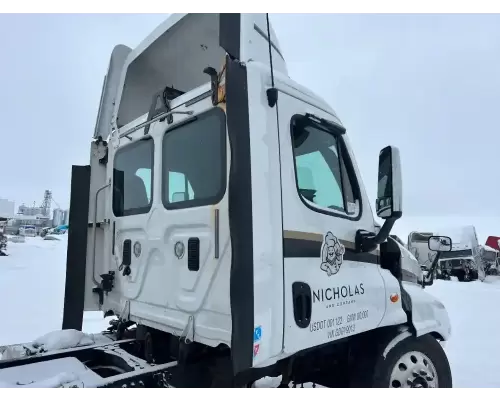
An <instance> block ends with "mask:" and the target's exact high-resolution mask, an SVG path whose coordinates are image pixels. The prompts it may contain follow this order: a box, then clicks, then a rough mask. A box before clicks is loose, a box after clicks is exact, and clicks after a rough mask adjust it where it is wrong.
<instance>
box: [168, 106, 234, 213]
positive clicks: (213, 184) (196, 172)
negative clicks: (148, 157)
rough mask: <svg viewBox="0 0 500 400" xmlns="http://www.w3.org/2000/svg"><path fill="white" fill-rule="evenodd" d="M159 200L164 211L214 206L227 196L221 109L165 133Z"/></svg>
mask: <svg viewBox="0 0 500 400" xmlns="http://www.w3.org/2000/svg"><path fill="white" fill-rule="evenodd" d="M162 163H163V165H162V181H163V184H162V200H163V205H164V206H165V208H166V209H170V210H172V209H181V208H191V207H201V206H206V205H213V204H217V203H218V202H220V200H222V198H223V197H224V194H225V192H226V115H225V113H224V111H222V110H221V109H220V108H218V107H215V108H213V109H211V110H210V111H207V112H205V113H203V114H200V115H198V116H196V118H195V120H193V121H189V122H187V123H185V124H183V125H181V126H178V127H174V128H172V129H169V130H167V131H166V132H165V135H164V138H163V148H162Z"/></svg>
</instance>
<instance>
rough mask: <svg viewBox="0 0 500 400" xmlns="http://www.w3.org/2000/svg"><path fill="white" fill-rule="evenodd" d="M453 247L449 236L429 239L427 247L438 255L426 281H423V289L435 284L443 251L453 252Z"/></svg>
mask: <svg viewBox="0 0 500 400" xmlns="http://www.w3.org/2000/svg"><path fill="white" fill-rule="evenodd" d="M452 246H453V242H452V241H451V238H450V237H448V236H430V237H429V239H427V247H429V250H431V251H435V252H436V255H435V256H434V259H433V260H432V264H431V266H430V268H429V271H428V272H427V276H424V279H422V287H426V286H431V285H432V284H433V283H434V275H435V272H436V268H437V266H438V262H439V258H440V256H441V253H442V252H443V251H451V249H452Z"/></svg>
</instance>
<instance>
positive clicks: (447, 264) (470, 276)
mask: <svg viewBox="0 0 500 400" xmlns="http://www.w3.org/2000/svg"><path fill="white" fill-rule="evenodd" d="M450 237H451V238H452V240H453V247H452V249H451V251H447V252H443V253H441V256H440V260H439V269H440V271H443V272H446V273H447V274H448V275H451V276H456V277H457V278H458V280H459V281H470V280H476V279H479V280H481V281H483V280H484V279H485V277H486V272H485V264H484V260H483V257H482V250H481V246H480V245H479V241H478V239H477V234H476V229H475V227H474V226H472V225H468V226H463V227H460V228H459V229H455V232H453V234H452V235H450Z"/></svg>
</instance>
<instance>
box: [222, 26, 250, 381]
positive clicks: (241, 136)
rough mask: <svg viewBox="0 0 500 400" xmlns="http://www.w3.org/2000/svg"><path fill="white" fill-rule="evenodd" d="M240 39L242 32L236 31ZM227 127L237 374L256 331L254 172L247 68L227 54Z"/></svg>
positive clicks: (247, 366) (245, 366)
mask: <svg viewBox="0 0 500 400" xmlns="http://www.w3.org/2000/svg"><path fill="white" fill-rule="evenodd" d="M235 36H236V37H238V38H239V34H236V33H235ZM226 68H227V71H226V88H227V89H226V90H227V92H226V97H227V129H228V136H229V145H230V149H231V165H230V170H229V190H228V196H229V197H228V200H229V229H230V233H231V256H232V259H231V275H230V302H231V320H232V335H231V354H232V362H233V372H234V374H239V373H241V372H243V371H245V370H248V369H250V368H252V364H253V330H254V285H253V222H252V221H253V216H252V171H251V158H250V121H249V112H248V88H247V70H246V67H245V66H243V65H241V64H240V63H239V62H237V61H233V60H232V59H231V58H230V57H226Z"/></svg>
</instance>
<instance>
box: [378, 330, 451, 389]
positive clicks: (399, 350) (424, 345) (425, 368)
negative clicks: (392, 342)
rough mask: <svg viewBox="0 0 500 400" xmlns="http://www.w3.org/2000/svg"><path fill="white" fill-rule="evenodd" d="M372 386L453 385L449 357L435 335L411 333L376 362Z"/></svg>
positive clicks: (443, 386)
mask: <svg viewBox="0 0 500 400" xmlns="http://www.w3.org/2000/svg"><path fill="white" fill-rule="evenodd" d="M374 370H375V376H374V379H373V386H372V387H379V388H382V387H385V388H435V387H439V388H451V387H452V378H451V370H450V364H449V362H448V358H447V357H446V354H445V352H444V350H443V348H442V347H441V345H440V344H439V343H438V341H437V340H436V339H434V338H433V337H432V336H431V335H424V336H421V337H413V336H410V337H407V338H406V339H404V340H402V341H401V342H399V343H398V344H397V345H396V346H394V348H392V349H391V350H390V351H389V353H388V354H387V356H386V357H385V358H384V357H383V356H382V355H380V356H379V359H378V360H377V362H376V364H375V369H374Z"/></svg>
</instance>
